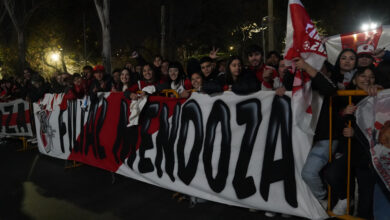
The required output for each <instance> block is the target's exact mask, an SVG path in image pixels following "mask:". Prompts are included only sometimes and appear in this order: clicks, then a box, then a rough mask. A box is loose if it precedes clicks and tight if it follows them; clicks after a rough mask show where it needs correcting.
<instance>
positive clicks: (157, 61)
mask: <svg viewBox="0 0 390 220" xmlns="http://www.w3.org/2000/svg"><path fill="white" fill-rule="evenodd" d="M161 63H162V60H161V57H155V58H154V61H153V64H154V66H155V67H161Z"/></svg>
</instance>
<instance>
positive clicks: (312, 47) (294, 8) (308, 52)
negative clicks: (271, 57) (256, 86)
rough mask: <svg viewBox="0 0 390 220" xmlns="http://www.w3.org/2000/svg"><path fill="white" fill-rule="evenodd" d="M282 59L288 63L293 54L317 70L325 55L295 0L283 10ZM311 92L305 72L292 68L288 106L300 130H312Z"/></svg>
mask: <svg viewBox="0 0 390 220" xmlns="http://www.w3.org/2000/svg"><path fill="white" fill-rule="evenodd" d="M286 33H287V34H286V49H285V50H284V51H285V60H286V61H285V62H286V64H287V65H291V61H292V60H293V59H294V58H296V57H302V58H303V59H304V60H305V62H306V63H308V64H310V65H311V66H312V67H313V68H315V69H316V70H320V69H321V67H322V65H323V63H324V61H325V60H326V58H327V55H326V52H325V49H324V46H323V45H322V42H321V38H320V35H319V34H318V32H317V29H316V28H315V25H314V23H313V22H312V21H311V19H310V17H309V15H308V14H307V12H306V10H305V8H304V7H303V5H302V3H301V2H300V1H299V0H290V1H289V6H288V12H287V31H286ZM312 99H313V95H312V91H311V81H310V77H309V76H308V74H307V73H305V72H301V71H296V73H295V77H294V85H293V97H292V106H291V107H292V109H293V115H294V117H293V118H294V119H293V120H294V123H296V124H297V125H298V126H299V127H300V128H301V129H302V130H303V131H305V132H307V133H311V134H313V133H314V126H311V125H312V118H313V117H312V116H313V115H312Z"/></svg>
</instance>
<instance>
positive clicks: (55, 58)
mask: <svg viewBox="0 0 390 220" xmlns="http://www.w3.org/2000/svg"><path fill="white" fill-rule="evenodd" d="M50 58H51V59H52V60H53V61H54V62H57V61H59V60H60V54H58V53H52V54H51V55H50Z"/></svg>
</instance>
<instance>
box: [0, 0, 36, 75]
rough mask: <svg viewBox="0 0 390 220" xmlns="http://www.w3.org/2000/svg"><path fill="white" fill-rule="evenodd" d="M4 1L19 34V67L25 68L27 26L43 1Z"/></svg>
mask: <svg viewBox="0 0 390 220" xmlns="http://www.w3.org/2000/svg"><path fill="white" fill-rule="evenodd" d="M2 1H3V5H4V7H5V9H6V11H7V12H8V15H9V17H10V19H11V21H12V24H13V26H14V28H15V30H16V33H17V35H18V54H19V65H20V66H19V68H21V69H24V68H25V67H26V44H25V43H26V42H25V27H26V25H27V23H28V21H29V20H30V18H31V16H32V15H33V14H34V12H35V11H36V10H37V9H38V8H39V7H41V5H42V2H36V1H32V4H31V5H28V4H27V1H25V0H19V1H17V0H2ZM17 3H18V4H17Z"/></svg>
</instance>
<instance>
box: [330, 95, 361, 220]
mask: <svg viewBox="0 0 390 220" xmlns="http://www.w3.org/2000/svg"><path fill="white" fill-rule="evenodd" d="M367 95H368V94H367V92H365V91H363V90H339V91H337V96H348V104H349V105H350V104H352V96H367ZM332 108H333V98H332V97H330V102H329V119H330V120H329V163H332V156H333V155H332V152H333V151H332V138H333V137H332V124H333V121H332V118H333V117H332ZM348 127H351V120H349V121H348ZM350 176H351V138H348V166H347V213H346V214H345V215H342V216H337V215H335V214H334V213H333V212H332V210H331V209H330V208H331V200H332V193H331V192H332V190H331V187H330V186H329V185H328V206H327V212H328V214H329V216H334V217H337V218H339V219H347V220H358V219H362V218H358V217H354V216H352V215H350V214H349V213H350V202H351V201H350V200H351V199H350V198H351V196H350V188H351V178H350Z"/></svg>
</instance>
